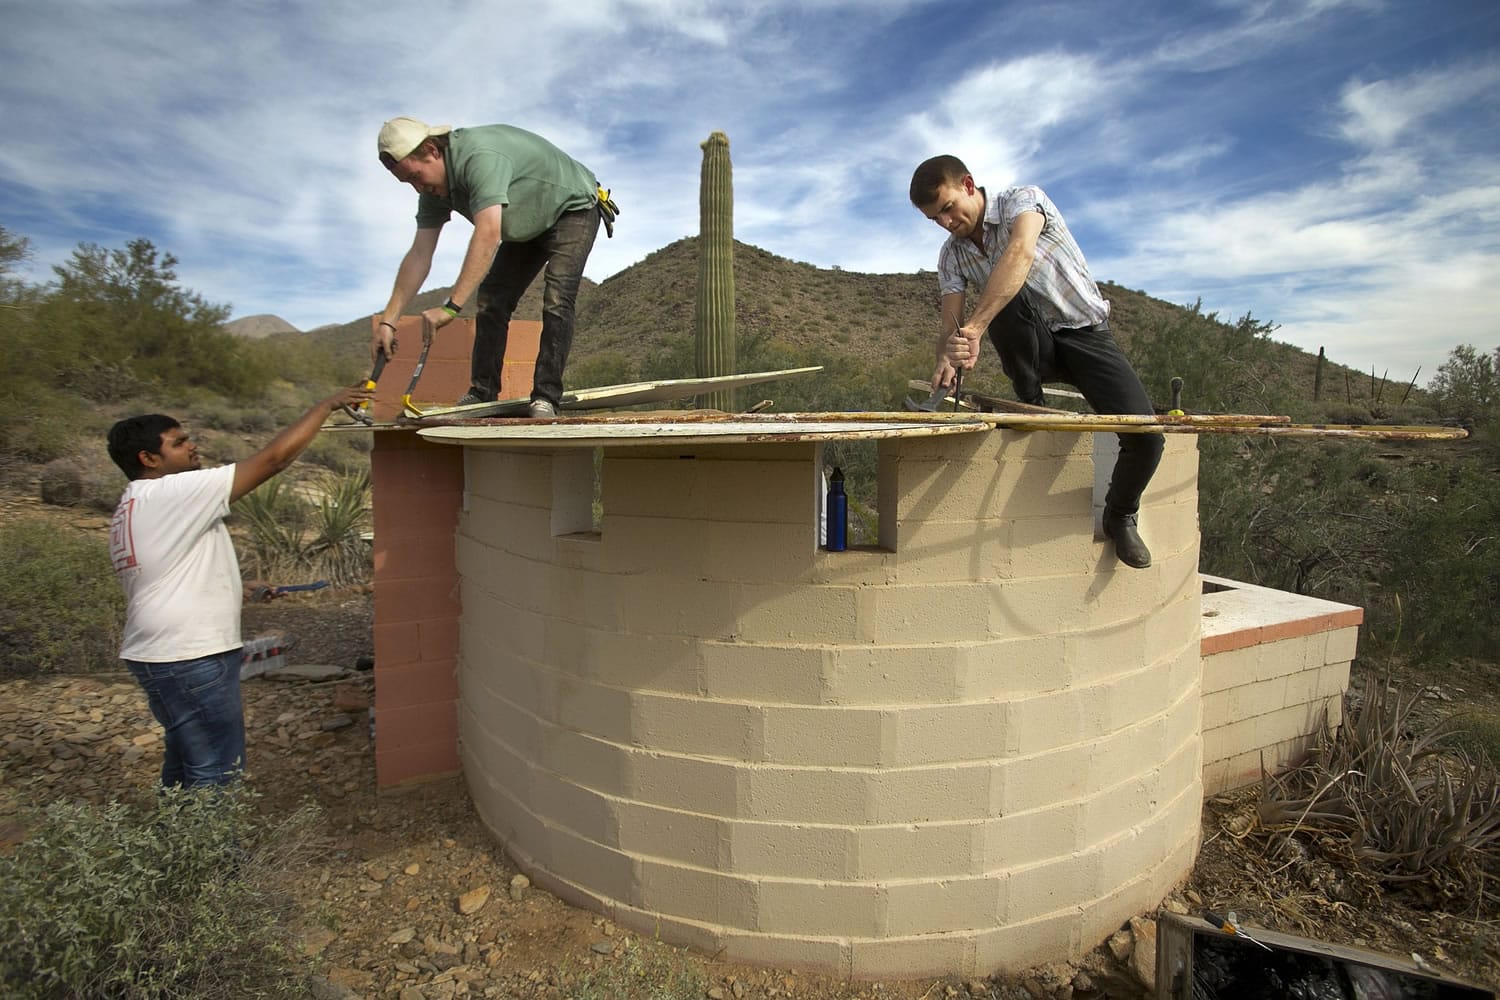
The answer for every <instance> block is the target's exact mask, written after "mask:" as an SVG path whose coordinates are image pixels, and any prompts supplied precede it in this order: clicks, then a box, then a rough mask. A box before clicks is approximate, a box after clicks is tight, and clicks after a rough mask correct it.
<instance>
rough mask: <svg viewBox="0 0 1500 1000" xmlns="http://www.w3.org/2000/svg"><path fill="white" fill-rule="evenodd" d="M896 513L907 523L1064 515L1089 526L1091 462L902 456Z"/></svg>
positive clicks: (895, 496) (897, 475)
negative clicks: (964, 460)
mask: <svg viewBox="0 0 1500 1000" xmlns="http://www.w3.org/2000/svg"><path fill="white" fill-rule="evenodd" d="M894 471H895V480H894V484H893V489H892V493H893V497H892V498H893V499H894V500H895V502H896V507H895V509H894V511H891V509H890V508H887V507H886V506H884V504H883V503H882V506H881V510H882V512H883V513H888V514H889V513H894V515H895V516H896V518H897V520H898V521H900V522H906V521H972V520H974V519H976V518H1000V517H1003V518H1012V519H1013V518H1024V517H1060V518H1072V519H1076V520H1078V523H1080V524H1087V523H1088V517H1089V511H1090V510H1091V509H1092V507H1093V490H1094V463H1093V460H1092V459H1091V458H1085V457H1073V456H1049V457H1044V458H1033V459H1028V460H1025V461H1023V462H1020V463H1016V462H1009V461H1003V462H998V463H996V464H993V465H990V464H962V463H955V462H949V461H933V462H923V461H921V460H918V459H911V458H906V457H904V456H903V457H902V458H900V459H898V460H897V464H896V466H895V470H894Z"/></svg>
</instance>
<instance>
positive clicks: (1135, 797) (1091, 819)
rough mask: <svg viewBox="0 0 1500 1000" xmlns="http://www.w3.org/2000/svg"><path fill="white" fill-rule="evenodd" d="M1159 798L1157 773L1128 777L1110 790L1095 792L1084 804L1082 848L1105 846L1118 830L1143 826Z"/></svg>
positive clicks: (1159, 783) (1159, 789) (1159, 790)
mask: <svg viewBox="0 0 1500 1000" xmlns="http://www.w3.org/2000/svg"><path fill="white" fill-rule="evenodd" d="M1160 799H1161V782H1160V778H1159V776H1158V774H1157V773H1155V772H1147V773H1146V774H1142V775H1138V776H1136V777H1133V778H1128V779H1126V780H1125V781H1122V782H1120V783H1119V784H1118V785H1115V786H1114V787H1112V788H1106V789H1104V790H1102V791H1098V792H1094V793H1093V794H1092V795H1091V796H1089V798H1087V799H1085V800H1084V802H1083V829H1082V839H1083V844H1084V846H1085V848H1090V847H1093V846H1097V845H1099V844H1102V843H1106V842H1107V841H1108V839H1109V838H1110V837H1112V836H1115V835H1117V834H1118V832H1119V831H1121V830H1128V829H1130V828H1131V827H1134V826H1137V825H1139V824H1141V823H1144V822H1145V821H1146V819H1147V818H1148V817H1150V815H1151V814H1152V812H1153V811H1154V810H1155V809H1156V807H1157V803H1158V802H1159V801H1160Z"/></svg>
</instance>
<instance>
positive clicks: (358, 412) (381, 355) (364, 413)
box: [341, 340, 396, 427]
mask: <svg viewBox="0 0 1500 1000" xmlns="http://www.w3.org/2000/svg"><path fill="white" fill-rule="evenodd" d="M395 346H396V342H395V341H394V340H393V341H391V347H392V348H394V347H395ZM385 362H386V357H385V352H384V351H377V352H375V364H374V366H373V367H371V369H370V377H369V378H367V379H365V388H366V389H374V388H375V383H376V382H379V381H380V373H381V372H383V371H385ZM341 408H342V409H343V411H344V412H345V413H347V414H349V416H350V418H351V419H353V420H354V422H355V423H359V424H364V425H365V426H366V427H370V426H372V425H373V424H374V423H375V421H374V419H373V418H372V417H371V416H370V403H369V401H368V400H366V401H365V402H363V403H360V404H359V406H358V407H353V406H350V405H349V404H348V403H344V404H343V406H342V407H341Z"/></svg>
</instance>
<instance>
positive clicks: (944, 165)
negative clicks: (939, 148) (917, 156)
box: [911, 153, 969, 208]
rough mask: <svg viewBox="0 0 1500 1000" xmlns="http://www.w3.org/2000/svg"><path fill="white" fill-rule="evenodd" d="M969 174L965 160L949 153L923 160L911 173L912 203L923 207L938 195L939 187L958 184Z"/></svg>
mask: <svg viewBox="0 0 1500 1000" xmlns="http://www.w3.org/2000/svg"><path fill="white" fill-rule="evenodd" d="M968 174H969V168H968V167H966V166H964V161H963V160H960V159H959V158H958V157H956V156H951V155H949V154H947V153H944V154H943V155H942V156H934V157H931V158H930V159H926V160H923V161H922V162H921V163H920V164H919V165H918V166H917V169H916V172H915V173H913V174H912V175H911V203H912V204H913V205H915V206H917V207H918V208H921V207H922V206H923V205H926V204H928V203H929V202H931V201H932V200H933V199H934V198H936V197H937V192H938V188H940V187H942V186H943V185H944V184H957V183H958V182H959V181H961V180H963V179H964V178H965V177H967V176H968Z"/></svg>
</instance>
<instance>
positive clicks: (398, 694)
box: [371, 430, 464, 788]
mask: <svg viewBox="0 0 1500 1000" xmlns="http://www.w3.org/2000/svg"><path fill="white" fill-rule="evenodd" d="M371 475H372V479H373V484H374V496H375V546H374V549H375V552H374V555H375V777H376V783H377V785H379V786H380V787H381V788H389V787H391V786H393V785H398V784H401V783H403V782H407V781H412V780H414V779H419V778H429V777H439V776H443V775H448V774H456V773H457V772H458V771H459V770H460V763H459V757H458V683H457V678H456V675H455V669H456V666H457V662H458V626H459V613H460V611H461V605H460V603H459V592H458V570H457V568H456V565H455V562H454V558H453V544H454V529H455V528H456V526H457V524H458V515H459V512H460V510H461V509H462V506H463V489H464V452H463V449H462V448H453V447H449V446H446V445H435V444H429V443H427V442H425V441H423V440H422V439H421V438H419V437H417V434H416V432H415V431H405V430H390V431H378V432H376V434H375V447H374V451H373V453H372V455H371Z"/></svg>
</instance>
